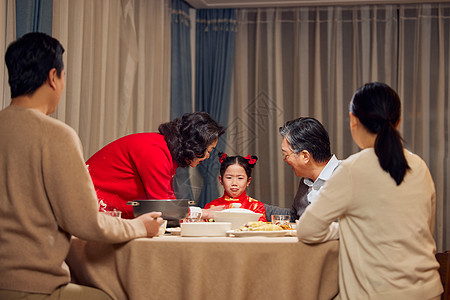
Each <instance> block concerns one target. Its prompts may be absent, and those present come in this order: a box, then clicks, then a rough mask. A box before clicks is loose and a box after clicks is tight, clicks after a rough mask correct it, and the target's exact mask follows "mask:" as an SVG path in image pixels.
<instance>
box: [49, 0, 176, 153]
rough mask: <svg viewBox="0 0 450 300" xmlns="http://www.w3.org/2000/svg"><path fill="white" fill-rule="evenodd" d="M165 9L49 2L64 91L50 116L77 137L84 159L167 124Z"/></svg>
mask: <svg viewBox="0 0 450 300" xmlns="http://www.w3.org/2000/svg"><path fill="white" fill-rule="evenodd" d="M169 4H170V1H168V0H167V1H160V0H98V1H90V0H54V1H53V36H54V37H56V38H58V39H59V40H60V41H61V42H62V44H63V45H64V47H65V49H66V55H65V57H64V59H65V70H66V89H65V92H64V95H63V97H62V99H61V102H60V104H59V107H58V109H57V111H56V112H55V117H56V118H58V119H60V120H62V121H64V122H65V123H67V124H69V125H70V126H71V127H73V128H74V129H75V130H76V131H77V132H78V134H79V136H80V138H81V141H82V143H83V146H84V151H85V152H84V154H85V158H86V159H87V158H88V157H90V156H91V155H92V154H93V153H95V152H96V151H97V150H99V149H100V148H101V147H103V146H104V145H106V144H107V143H109V142H111V141H113V140H115V139H117V138H119V137H121V136H124V135H126V134H131V133H136V132H142V131H157V129H158V125H159V124H160V123H162V122H166V121H168V120H169V109H170V107H169V106H170V10H169Z"/></svg>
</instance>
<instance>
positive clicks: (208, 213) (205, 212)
mask: <svg viewBox="0 0 450 300" xmlns="http://www.w3.org/2000/svg"><path fill="white" fill-rule="evenodd" d="M224 208H225V205H219V206H213V207H211V208H208V209H202V219H205V220H209V219H214V218H215V217H216V215H215V213H216V212H218V211H221V210H223V209H224Z"/></svg>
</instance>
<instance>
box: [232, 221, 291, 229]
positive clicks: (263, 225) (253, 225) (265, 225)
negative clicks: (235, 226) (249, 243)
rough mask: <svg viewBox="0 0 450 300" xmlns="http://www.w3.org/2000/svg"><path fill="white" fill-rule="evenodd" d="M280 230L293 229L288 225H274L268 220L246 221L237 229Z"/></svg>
mask: <svg viewBox="0 0 450 300" xmlns="http://www.w3.org/2000/svg"><path fill="white" fill-rule="evenodd" d="M280 230H294V229H293V228H292V227H290V226H289V225H283V224H280V225H275V224H272V223H270V222H262V221H256V222H248V223H247V224H245V225H242V226H241V227H240V228H239V231H280Z"/></svg>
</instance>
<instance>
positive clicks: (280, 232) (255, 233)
mask: <svg viewBox="0 0 450 300" xmlns="http://www.w3.org/2000/svg"><path fill="white" fill-rule="evenodd" d="M227 234H228V235H230V236H235V237H251V236H265V237H280V236H296V231H295V230H274V231H239V230H228V231H227Z"/></svg>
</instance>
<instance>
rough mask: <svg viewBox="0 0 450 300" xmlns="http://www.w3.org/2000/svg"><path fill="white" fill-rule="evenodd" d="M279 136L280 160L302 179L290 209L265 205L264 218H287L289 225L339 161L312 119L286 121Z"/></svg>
mask: <svg viewBox="0 0 450 300" xmlns="http://www.w3.org/2000/svg"><path fill="white" fill-rule="evenodd" d="M279 132H280V134H281V136H282V137H283V141H282V142H281V151H282V153H283V160H284V161H285V162H286V163H287V164H288V165H290V166H291V167H292V168H293V170H294V173H295V175H296V176H298V177H302V178H301V179H300V184H299V186H298V191H297V194H296V195H295V198H294V203H293V204H292V207H291V209H289V208H282V207H277V206H273V205H267V204H265V208H266V216H267V220H270V219H271V215H290V216H291V222H293V221H295V220H298V219H299V218H300V216H301V215H302V214H303V212H304V211H305V208H306V207H307V206H308V205H309V204H310V203H312V202H313V201H314V199H315V198H316V197H317V194H318V193H319V191H320V189H321V188H322V186H323V185H324V184H325V182H326V181H327V180H328V179H329V178H330V176H331V175H332V174H333V172H334V170H335V169H336V168H337V166H338V165H339V163H340V161H339V160H338V159H337V158H336V156H335V155H332V154H331V150H330V138H329V136H328V132H327V131H326V130H325V128H324V127H323V125H322V124H321V123H320V122H319V121H318V120H316V119H314V118H308V117H300V118H298V119H295V120H291V121H288V122H286V123H285V124H284V125H283V126H282V127H280V128H279Z"/></svg>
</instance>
